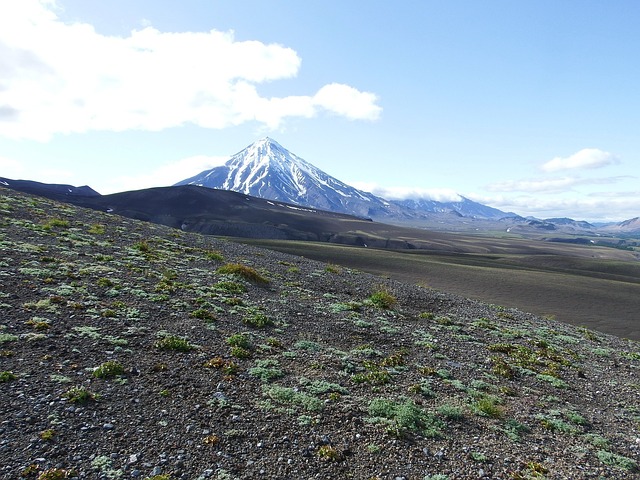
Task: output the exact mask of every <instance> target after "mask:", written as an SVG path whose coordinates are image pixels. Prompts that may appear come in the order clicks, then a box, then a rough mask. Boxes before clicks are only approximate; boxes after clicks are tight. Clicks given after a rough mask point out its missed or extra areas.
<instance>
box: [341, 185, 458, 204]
mask: <svg viewBox="0 0 640 480" xmlns="http://www.w3.org/2000/svg"><path fill="white" fill-rule="evenodd" d="M350 185H352V186H353V187H355V188H357V189H358V190H363V191H365V192H370V193H373V194H374V195H377V196H379V197H382V198H385V199H387V200H406V199H409V198H411V199H415V200H436V201H438V202H459V201H461V200H462V197H461V196H460V195H458V194H457V193H456V192H455V191H454V190H451V189H448V188H430V189H429V188H416V187H383V186H381V185H378V184H376V183H366V182H351V183H350Z"/></svg>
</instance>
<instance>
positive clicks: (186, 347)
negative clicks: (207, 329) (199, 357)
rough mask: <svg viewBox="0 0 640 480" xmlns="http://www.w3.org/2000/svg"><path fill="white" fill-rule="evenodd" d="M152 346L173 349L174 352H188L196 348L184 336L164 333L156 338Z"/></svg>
mask: <svg viewBox="0 0 640 480" xmlns="http://www.w3.org/2000/svg"><path fill="white" fill-rule="evenodd" d="M154 346H155V347H156V348H157V349H160V350H174V351H176V352H189V351H191V350H194V349H195V348H196V347H195V345H193V344H191V343H190V342H189V340H187V339H186V338H183V337H178V336H176V335H165V336H163V337H161V338H160V339H158V340H156V342H155V344H154Z"/></svg>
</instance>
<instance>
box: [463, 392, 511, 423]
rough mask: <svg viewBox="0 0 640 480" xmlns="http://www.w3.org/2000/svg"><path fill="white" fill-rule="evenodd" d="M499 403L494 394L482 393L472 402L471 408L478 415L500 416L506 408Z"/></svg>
mask: <svg viewBox="0 0 640 480" xmlns="http://www.w3.org/2000/svg"><path fill="white" fill-rule="evenodd" d="M499 403H500V401H499V399H498V398H496V397H494V396H492V395H481V396H480V397H478V398H477V399H476V400H475V401H474V402H473V403H472V405H471V408H472V409H473V411H474V412H476V413H477V414H478V415H481V416H484V417H492V418H500V417H502V416H503V414H504V410H503V408H502V407H501V406H500V405H499Z"/></svg>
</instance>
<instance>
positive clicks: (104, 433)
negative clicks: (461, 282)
mask: <svg viewBox="0 0 640 480" xmlns="http://www.w3.org/2000/svg"><path fill="white" fill-rule="evenodd" d="M0 225H1V226H2V228H1V229H0V249H1V250H2V255H1V256H0V311H1V312H2V315H1V317H0V412H2V414H1V416H0V477H1V478H7V479H13V478H27V479H43V480H46V479H57V478H89V479H93V478H96V479H103V478H104V479H112V478H114V479H117V478H141V479H145V478H153V479H156V480H160V479H198V478H213V479H235V478H238V479H248V478H265V479H276V478H292V479H298V478H300V479H303V478H305V479H306V478H320V479H338V478H352V479H375V478H377V479H394V480H395V479H406V480H409V479H410V480H413V479H419V480H422V479H441V480H442V479H445V478H449V479H467V478H469V479H474V478H504V479H524V478H549V479H563V478H613V479H615V478H620V479H622V478H640V476H639V473H638V463H639V462H640V460H639V457H640V432H639V429H640V404H639V402H638V398H639V394H640V374H639V368H640V347H639V344H638V343H637V342H633V341H629V340H622V339H619V338H616V337H612V336H607V335H604V334H600V333H596V332H593V331H589V330H584V329H578V328H575V327H571V326H568V325H564V324H561V323H558V322H554V321H550V320H546V319H541V318H538V317H535V316H533V315H529V314H526V313H523V312H520V311H516V310H510V309H505V308H501V307H500V306H496V305H485V304H481V303H477V302H474V301H470V300H467V299H464V298H460V297H456V296H453V295H449V294H446V293H443V292H437V291H433V290H429V289H425V288H420V287H417V286H412V285H407V284H401V283H396V282H391V281H389V280H385V279H382V278H377V277H374V276H371V275H367V274H364V273H361V272H358V271H353V270H349V269H345V268H341V267H338V266H335V265H326V264H321V263H317V262H312V261H309V260H306V259H303V258H300V257H292V256H288V255H285V254H280V253H275V252H272V251H267V250H261V249H257V248H252V247H249V246H245V245H240V244H236V243H233V242H230V241H223V240H219V239H216V238H212V237H204V236H199V235H195V234H185V233H183V232H180V231H177V230H172V229H169V228H165V227H161V226H157V225H152V224H147V223H143V222H138V221H134V220H128V219H123V218H121V217H117V216H112V215H107V214H101V213H99V212H94V211H90V210H85V209H81V208H75V207H72V206H69V205H64V204H58V203H56V202H53V201H50V200H45V199H42V198H38V197H31V196H29V195H25V194H20V193H18V192H14V191H10V190H6V189H0ZM98 367H101V368H98ZM83 396H84V397H85V398H81V397H83Z"/></svg>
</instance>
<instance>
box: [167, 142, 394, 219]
mask: <svg viewBox="0 0 640 480" xmlns="http://www.w3.org/2000/svg"><path fill="white" fill-rule="evenodd" d="M176 185H199V186H203V187H209V188H217V189H221V190H232V191H234V192H239V193H244V194H246V195H251V196H254V197H261V198H266V199H270V200H277V201H281V202H287V203H293V204H297V205H304V206H306V207H313V208H318V209H321V210H329V211H332V212H338V213H346V214H349V215H358V216H361V217H380V216H386V214H395V213H396V212H395V210H396V209H395V208H394V207H392V206H390V204H389V203H388V202H386V201H385V200H383V199H381V198H379V197H376V196H375V195H373V194H371V193H367V192H363V191H361V190H358V189H356V188H353V187H351V186H349V185H347V184H346V183H343V182H341V181H340V180H337V179H336V178H333V177H332V176H330V175H328V174H327V173H325V172H323V171H322V170H320V169H318V168H316V167H315V166H313V165H311V164H310V163H309V162H307V161H305V160H303V159H302V158H300V157H298V156H297V155H295V154H293V153H291V152H290V151H288V150H287V149H286V148H284V147H283V146H282V145H280V144H279V143H278V142H276V141H275V140H273V139H271V138H269V137H265V138H262V139H260V140H258V141H257V142H255V143H253V144H251V145H249V146H248V147H247V148H245V149H244V150H242V151H240V152H238V153H236V154H235V155H233V156H232V157H231V158H230V159H229V160H228V161H227V162H226V163H225V164H224V165H222V166H219V167H214V168H212V169H210V170H205V171H204V172H201V173H199V174H198V175H195V176H193V177H191V178H187V179H186V180H182V181H181V182H178V183H176Z"/></svg>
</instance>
